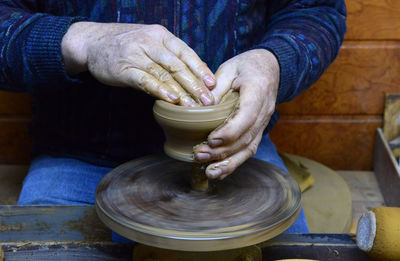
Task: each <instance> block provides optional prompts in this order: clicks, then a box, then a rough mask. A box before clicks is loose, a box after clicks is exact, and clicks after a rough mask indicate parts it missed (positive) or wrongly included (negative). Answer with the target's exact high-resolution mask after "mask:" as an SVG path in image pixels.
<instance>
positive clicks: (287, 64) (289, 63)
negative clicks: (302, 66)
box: [251, 38, 298, 104]
mask: <svg viewBox="0 0 400 261" xmlns="http://www.w3.org/2000/svg"><path fill="white" fill-rule="evenodd" d="M251 49H266V50H268V51H270V52H271V53H273V54H274V55H275V57H276V58H277V60H278V63H279V67H280V77H279V78H280V79H279V90H278V97H277V104H279V103H282V102H285V101H288V100H290V98H291V96H292V93H293V92H291V91H290V90H291V88H294V87H295V84H294V83H295V82H296V72H297V58H298V56H297V53H296V51H295V49H294V48H293V47H292V46H291V45H290V44H289V43H288V42H287V41H286V40H283V39H281V38H269V39H266V40H265V41H264V42H262V43H261V44H259V45H256V46H254V47H253V48H251Z"/></svg>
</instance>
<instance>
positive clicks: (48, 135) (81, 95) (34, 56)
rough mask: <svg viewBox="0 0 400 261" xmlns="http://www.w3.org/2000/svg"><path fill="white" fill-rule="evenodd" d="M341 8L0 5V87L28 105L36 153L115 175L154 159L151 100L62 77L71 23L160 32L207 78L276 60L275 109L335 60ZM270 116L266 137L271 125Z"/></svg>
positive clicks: (200, 1) (274, 0)
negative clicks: (120, 168)
mask: <svg viewBox="0 0 400 261" xmlns="http://www.w3.org/2000/svg"><path fill="white" fill-rule="evenodd" d="M345 18H346V10H345V5H344V1H343V0H297V1H296V0H110V1H106V0H99V1H94V0H91V1H78V0H66V1H61V0H40V1H39V0H38V1H34V0H5V1H1V0H0V50H1V55H0V88H1V89H3V90H9V91H16V92H26V91H27V92H30V93H32V96H33V120H32V126H31V131H32V135H33V138H34V141H35V152H36V153H48V154H53V155H60V156H71V157H75V158H80V159H83V160H86V161H90V162H93V163H96V164H102V165H107V166H113V165H116V164H119V163H121V162H123V161H126V160H129V159H132V158H135V157H138V156H142V155H146V154H149V153H153V152H155V151H160V150H161V148H162V146H161V145H162V142H163V135H162V132H161V129H160V128H159V126H158V125H157V124H156V123H155V122H154V120H153V117H152V112H151V111H152V110H151V108H152V104H153V98H151V97H149V96H148V95H147V94H144V93H141V92H139V91H136V90H134V89H129V88H118V87H109V86H105V85H103V84H101V83H99V82H97V81H96V80H95V79H94V78H93V77H92V76H91V75H89V73H83V74H81V75H79V76H78V77H76V78H70V77H68V76H67V74H66V72H65V68H64V65H63V62H62V55H61V40H62V37H63V35H64V34H65V33H66V31H67V30H68V27H69V26H70V25H71V23H74V22H76V21H82V20H87V21H95V22H120V23H145V24H154V23H158V24H162V25H164V26H165V27H167V28H168V29H169V30H170V31H171V32H173V33H174V34H175V35H177V36H178V37H180V38H181V39H182V40H184V41H185V42H186V43H187V44H188V45H189V46H190V47H192V48H193V49H194V50H195V51H196V52H197V53H198V54H199V56H200V57H201V58H202V59H203V61H205V62H206V63H207V64H208V65H209V67H210V68H211V69H212V70H213V71H215V70H216V69H217V68H218V66H219V65H220V64H221V63H223V62H224V61H226V60H227V59H229V58H231V57H233V56H235V55H237V54H239V53H241V52H244V51H246V50H249V49H254V48H265V49H267V50H270V51H271V52H272V53H274V54H275V55H276V57H277V58H278V61H279V64H280V70H281V78H280V87H279V93H278V99H277V103H281V102H285V101H288V100H290V99H292V98H294V97H295V96H296V95H298V94H299V93H300V92H302V91H303V90H305V89H306V88H307V87H309V86H310V85H311V84H312V83H314V82H315V81H316V80H317V79H318V78H319V77H320V76H321V74H322V73H323V72H324V71H325V69H326V68H327V67H328V66H329V64H330V63H331V62H332V61H333V60H334V59H335V57H336V56H337V54H338V50H339V47H340V45H341V43H342V41H343V36H344V33H345V30H346V25H345ZM277 119H278V114H277V113H275V114H274V116H273V117H272V120H271V122H270V124H269V125H268V127H267V131H268V130H269V129H270V128H271V127H272V126H273V125H274V124H275V123H276V121H277Z"/></svg>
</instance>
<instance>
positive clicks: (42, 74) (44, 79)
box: [25, 16, 84, 87]
mask: <svg viewBox="0 0 400 261" xmlns="http://www.w3.org/2000/svg"><path fill="white" fill-rule="evenodd" d="M82 20H84V18H81V17H59V16H43V17H41V18H39V19H38V20H37V21H35V23H34V25H33V27H32V28H31V30H30V32H29V35H28V38H27V41H26V43H25V51H26V57H27V61H28V63H29V68H30V71H31V73H32V74H33V75H35V76H36V77H37V78H36V79H37V80H38V82H37V83H39V84H44V85H48V84H49V83H60V81H67V82H79V80H77V79H74V78H71V77H69V76H68V75H67V72H66V71H65V67H64V63H63V57H62V51H61V41H62V38H63V37H64V35H65V34H66V32H67V30H68V28H69V26H70V25H71V24H72V23H74V22H78V21H82ZM56 86H58V84H56ZM53 87H54V86H53Z"/></svg>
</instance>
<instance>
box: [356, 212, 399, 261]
mask: <svg viewBox="0 0 400 261" xmlns="http://www.w3.org/2000/svg"><path fill="white" fill-rule="evenodd" d="M357 246H358V247H359V248H360V249H361V250H364V251H366V252H367V254H368V255H369V256H371V257H372V258H374V259H375V260H387V261H391V260H396V261H398V260H400V208H395V207H378V208H373V209H372V210H371V211H368V212H367V213H364V214H363V215H362V216H361V218H360V220H359V222H358V227H357Z"/></svg>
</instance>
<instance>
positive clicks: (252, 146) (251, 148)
mask: <svg viewBox="0 0 400 261" xmlns="http://www.w3.org/2000/svg"><path fill="white" fill-rule="evenodd" d="M257 147H258V146H257V145H256V144H254V143H252V144H250V145H249V147H248V148H247V150H248V152H249V154H250V157H253V156H254V155H256V153H257Z"/></svg>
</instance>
